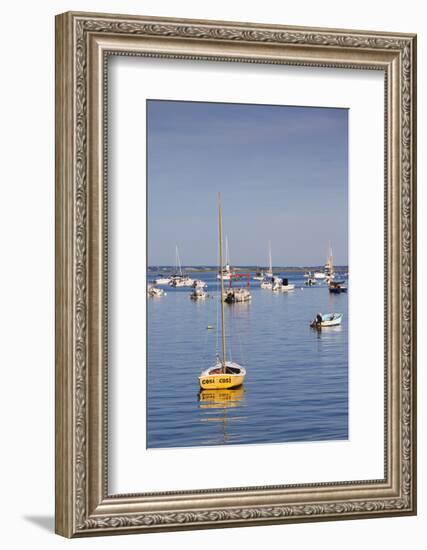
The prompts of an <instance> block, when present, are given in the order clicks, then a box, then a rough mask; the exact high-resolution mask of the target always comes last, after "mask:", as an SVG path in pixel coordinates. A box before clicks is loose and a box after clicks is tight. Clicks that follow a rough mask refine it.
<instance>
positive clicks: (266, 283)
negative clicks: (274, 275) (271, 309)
mask: <svg viewBox="0 0 427 550" xmlns="http://www.w3.org/2000/svg"><path fill="white" fill-rule="evenodd" d="M273 285H274V283H273V279H266V280H264V281H262V283H261V285H260V286H261V288H263V289H264V290H271V289H272V288H273Z"/></svg>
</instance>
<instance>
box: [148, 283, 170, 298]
mask: <svg viewBox="0 0 427 550" xmlns="http://www.w3.org/2000/svg"><path fill="white" fill-rule="evenodd" d="M147 293H148V296H150V297H151V298H160V297H161V296H166V292H165V291H164V290H163V288H157V287H155V286H151V285H150V286H148V288H147Z"/></svg>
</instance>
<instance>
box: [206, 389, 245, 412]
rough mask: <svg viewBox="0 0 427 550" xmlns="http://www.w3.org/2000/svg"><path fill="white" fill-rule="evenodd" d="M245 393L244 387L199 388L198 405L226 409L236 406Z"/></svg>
mask: <svg viewBox="0 0 427 550" xmlns="http://www.w3.org/2000/svg"><path fill="white" fill-rule="evenodd" d="M244 395H245V388H244V387H243V386H239V387H238V388H231V389H224V390H200V392H199V407H200V408H201V409H228V408H230V407H238V406H239V404H240V402H241V401H242V400H243V397H244Z"/></svg>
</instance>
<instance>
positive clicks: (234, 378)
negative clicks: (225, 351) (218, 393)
mask: <svg viewBox="0 0 427 550" xmlns="http://www.w3.org/2000/svg"><path fill="white" fill-rule="evenodd" d="M220 370H221V364H216V365H214V366H213V367H210V368H209V369H206V370H205V371H203V372H202V374H201V375H200V376H199V383H200V388H201V389H202V390H205V389H206V390H223V389H224V390H225V389H230V388H237V387H238V386H241V385H242V384H243V382H244V380H245V376H246V370H245V369H244V368H243V367H241V366H240V365H238V364H237V363H233V362H231V361H227V363H226V372H225V373H224V372H217V371H220ZM233 371H234V372H233Z"/></svg>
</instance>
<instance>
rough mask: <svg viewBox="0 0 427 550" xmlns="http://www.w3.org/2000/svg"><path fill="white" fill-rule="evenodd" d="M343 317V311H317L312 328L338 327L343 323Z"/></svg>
mask: <svg viewBox="0 0 427 550" xmlns="http://www.w3.org/2000/svg"><path fill="white" fill-rule="evenodd" d="M342 318H343V314H342V313H317V314H316V317H315V318H314V319H313V321H311V323H310V326H311V327H312V328H326V327H336V326H338V325H341V321H342Z"/></svg>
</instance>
